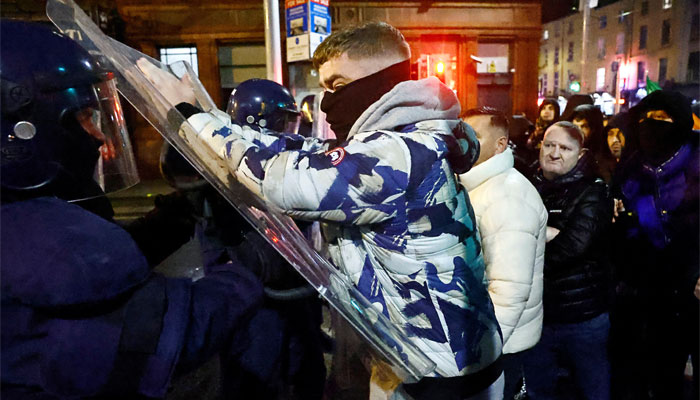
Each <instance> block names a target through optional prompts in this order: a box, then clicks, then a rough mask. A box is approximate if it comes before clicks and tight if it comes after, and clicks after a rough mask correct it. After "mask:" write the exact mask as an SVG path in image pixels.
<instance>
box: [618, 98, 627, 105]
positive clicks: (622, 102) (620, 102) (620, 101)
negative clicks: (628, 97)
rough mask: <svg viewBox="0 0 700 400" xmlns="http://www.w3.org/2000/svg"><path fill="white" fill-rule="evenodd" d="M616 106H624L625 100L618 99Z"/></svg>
mask: <svg viewBox="0 0 700 400" xmlns="http://www.w3.org/2000/svg"><path fill="white" fill-rule="evenodd" d="M617 104H625V99H619V100H617Z"/></svg>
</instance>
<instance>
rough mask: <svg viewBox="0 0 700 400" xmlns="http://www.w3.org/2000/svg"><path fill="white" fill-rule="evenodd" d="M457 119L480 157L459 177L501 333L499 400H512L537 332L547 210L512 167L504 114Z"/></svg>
mask: <svg viewBox="0 0 700 400" xmlns="http://www.w3.org/2000/svg"><path fill="white" fill-rule="evenodd" d="M463 118H464V120H465V122H467V123H468V124H469V125H471V126H472V128H474V130H475V131H476V136H477V138H478V139H479V143H480V145H481V153H480V154H479V158H478V160H477V161H476V163H475V164H474V167H472V169H471V170H469V171H467V172H466V173H464V174H461V175H460V176H459V179H460V182H461V184H462V185H463V186H464V187H465V189H467V191H468V192H469V198H470V200H471V202H472V205H473V207H474V213H475V214H476V219H477V227H478V230H479V233H480V235H481V244H482V250H483V254H484V261H485V263H486V277H487V278H488V281H489V286H488V289H489V294H490V295H491V300H492V301H493V304H494V307H495V310H496V318H497V319H498V323H499V324H500V326H501V331H502V332H503V362H504V364H503V366H504V372H505V380H506V382H505V392H504V399H512V398H513V396H514V395H515V394H516V393H517V392H518V390H519V386H518V382H519V380H520V378H521V377H522V375H523V374H522V361H521V359H522V355H523V353H524V352H525V351H526V350H528V349H530V348H532V347H533V346H534V345H535V344H536V343H537V342H538V341H539V339H540V334H541V331H542V317H543V312H542V287H543V280H542V279H543V278H542V271H543V265H544V248H545V239H546V228H547V210H546V209H545V207H544V204H543V203H542V199H541V198H540V195H539V194H538V193H537V190H536V189H535V187H534V186H533V185H532V184H531V183H530V182H529V181H528V180H527V179H526V178H525V177H524V176H523V175H522V174H521V173H520V172H518V171H517V170H515V168H513V152H512V151H511V149H510V148H508V120H507V119H506V117H505V115H503V113H501V112H500V111H498V110H495V109H493V108H479V109H473V110H468V111H466V112H465V113H464V114H463Z"/></svg>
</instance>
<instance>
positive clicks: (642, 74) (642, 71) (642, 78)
mask: <svg viewBox="0 0 700 400" xmlns="http://www.w3.org/2000/svg"><path fill="white" fill-rule="evenodd" d="M646 85H647V70H646V68H645V65H644V61H638V62H637V87H646Z"/></svg>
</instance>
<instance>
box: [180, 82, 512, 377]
mask: <svg viewBox="0 0 700 400" xmlns="http://www.w3.org/2000/svg"><path fill="white" fill-rule="evenodd" d="M459 111H460V106H459V102H458V100H457V98H456V96H455V95H454V93H453V92H452V91H451V90H450V89H449V88H447V87H446V86H444V85H443V84H441V83H440V82H439V81H438V80H437V79H435V78H429V79H424V80H420V81H405V82H402V83H399V84H397V85H396V86H395V87H394V88H393V89H392V90H391V91H390V92H388V93H387V94H385V95H384V96H383V97H381V98H380V99H379V100H378V101H377V102H375V103H374V104H372V105H371V106H370V107H369V108H368V109H367V110H366V111H365V112H364V113H363V114H362V115H361V116H360V117H359V118H358V120H357V121H356V122H355V124H354V125H353V127H352V129H351V130H350V133H349V135H348V139H347V141H346V142H344V143H341V144H339V145H338V147H335V148H331V146H332V142H328V141H325V142H324V141H319V140H317V139H308V138H307V139H306V140H303V138H301V137H299V136H296V135H284V134H283V135H269V134H266V133H264V132H256V131H253V130H251V129H247V128H241V127H239V126H236V125H232V124H231V121H230V118H228V116H227V115H225V114H223V115H222V113H219V112H214V113H199V114H195V115H193V116H191V117H190V118H189V122H190V124H191V125H192V127H193V128H194V129H195V131H197V134H198V135H199V137H200V138H202V139H204V141H205V142H206V144H207V145H208V146H209V147H210V148H211V149H212V150H213V151H215V152H216V153H217V154H219V155H220V157H221V158H222V159H223V160H225V162H226V163H227V165H228V168H229V171H231V172H232V173H234V174H235V175H236V177H237V178H238V180H239V181H240V182H242V183H243V184H245V185H246V186H247V187H248V188H249V189H250V190H252V191H253V192H254V193H256V194H258V195H259V196H261V197H262V198H264V199H265V200H266V201H267V202H269V203H272V204H273V205H275V206H277V207H279V208H281V209H282V210H284V211H285V212H286V213H287V214H288V215H290V216H293V217H295V218H302V219H312V220H321V221H323V222H325V226H324V236H325V238H326V240H327V242H328V246H329V252H330V254H331V257H332V259H333V262H334V263H335V264H336V266H337V267H338V268H340V269H341V270H342V271H343V272H344V273H345V274H346V275H347V276H348V277H349V278H350V279H351V280H352V281H353V283H354V284H355V285H356V287H357V288H358V289H359V291H360V292H361V293H362V294H363V295H364V296H365V297H367V299H368V300H369V301H370V302H371V303H372V304H373V305H374V306H375V307H377V309H379V310H380V311H381V312H382V313H384V314H385V315H386V316H387V317H388V318H389V319H390V320H391V321H392V322H394V323H396V324H397V325H399V326H401V327H403V329H404V330H405V331H406V333H407V334H408V336H409V338H410V339H411V340H412V341H413V343H414V344H415V345H416V346H417V347H418V348H420V349H421V350H422V351H423V352H424V353H425V354H426V355H427V356H428V357H429V358H431V359H432V360H433V361H434V362H435V363H436V365H437V369H436V371H435V373H434V374H435V375H434V376H442V377H452V376H459V375H465V374H469V373H472V372H477V371H479V370H481V369H483V368H485V367H486V366H488V365H490V364H491V363H492V362H493V361H495V360H496V359H497V358H498V356H499V355H500V353H501V338H500V332H499V328H498V323H497V321H496V318H495V315H494V312H493V306H492V304H491V301H490V299H489V296H488V292H487V290H486V285H485V277H484V263H483V259H482V256H481V246H480V243H479V239H478V236H477V232H476V225H475V221H474V213H473V210H472V208H471V205H470V203H469V201H468V200H467V196H466V194H465V192H464V190H461V188H460V187H459V185H458V184H457V182H456V178H455V175H454V173H455V172H457V173H463V172H466V171H467V170H468V169H469V168H470V167H471V165H472V164H473V163H474V162H475V160H476V158H477V157H478V142H477V140H476V137H475V134H474V132H473V131H472V130H471V128H469V127H468V126H467V125H466V124H463V123H461V122H460V121H459V120H458V119H457V117H458V115H459ZM184 126H186V125H183V127H184ZM185 134H186V132H185Z"/></svg>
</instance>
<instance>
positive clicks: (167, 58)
mask: <svg viewBox="0 0 700 400" xmlns="http://www.w3.org/2000/svg"><path fill="white" fill-rule="evenodd" d="M160 61H161V62H162V63H164V64H172V63H175V62H177V61H187V62H188V63H189V64H190V66H191V67H192V69H193V70H194V73H195V74H197V75H199V65H198V64H197V47H195V46H191V47H161V48H160Z"/></svg>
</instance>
